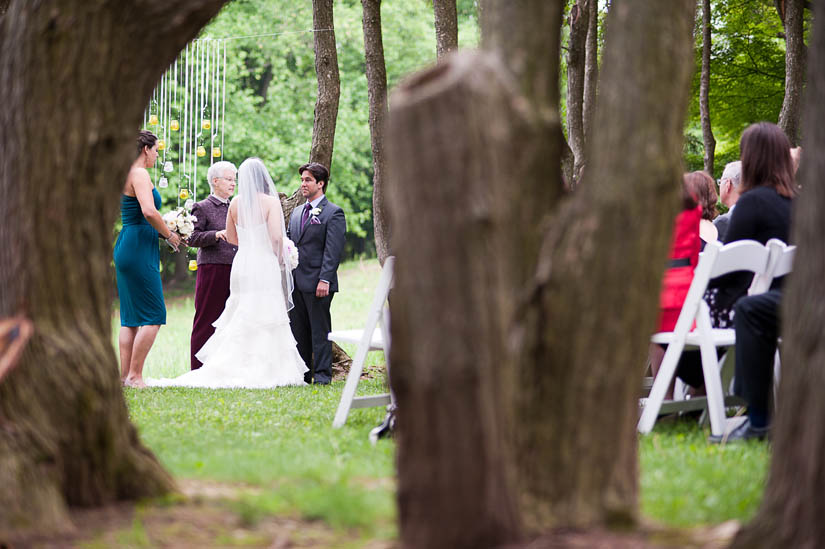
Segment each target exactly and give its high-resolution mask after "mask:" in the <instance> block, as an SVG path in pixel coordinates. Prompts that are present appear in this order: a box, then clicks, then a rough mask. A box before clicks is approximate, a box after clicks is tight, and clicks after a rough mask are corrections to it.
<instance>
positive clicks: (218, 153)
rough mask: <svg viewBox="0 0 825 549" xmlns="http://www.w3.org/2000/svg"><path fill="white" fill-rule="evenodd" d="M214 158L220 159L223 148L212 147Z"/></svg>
mask: <svg viewBox="0 0 825 549" xmlns="http://www.w3.org/2000/svg"><path fill="white" fill-rule="evenodd" d="M212 156H213V157H215V158H220V156H221V148H220V147H212Z"/></svg>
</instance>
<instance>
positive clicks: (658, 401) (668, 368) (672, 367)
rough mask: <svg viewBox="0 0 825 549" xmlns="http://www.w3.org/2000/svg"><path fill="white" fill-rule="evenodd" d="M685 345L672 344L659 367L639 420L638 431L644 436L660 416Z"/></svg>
mask: <svg viewBox="0 0 825 549" xmlns="http://www.w3.org/2000/svg"><path fill="white" fill-rule="evenodd" d="M683 348H684V343H671V344H670V345H668V346H667V351H665V356H664V358H663V359H662V365H661V366H660V367H659V372H658V373H657V374H656V378H655V379H654V380H653V387H651V389H650V395H648V397H647V401H646V402H645V407H644V409H643V410H642V417H640V418H639V424H638V425H637V427H636V428H637V430H638V431H639V432H640V433H642V434H647V433H649V432H650V431H651V430H652V429H653V425H654V424H655V423H656V417H657V416H658V415H659V410H660V409H661V407H662V402H664V400H665V393H667V388H668V387H669V386H670V381H671V380H672V379H673V376H674V375H675V374H676V366H677V364H678V363H679V357H680V356H681V355H682V349H683Z"/></svg>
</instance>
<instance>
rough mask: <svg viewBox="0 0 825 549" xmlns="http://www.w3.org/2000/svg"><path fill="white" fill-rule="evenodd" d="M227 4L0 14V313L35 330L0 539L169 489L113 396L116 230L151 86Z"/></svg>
mask: <svg viewBox="0 0 825 549" xmlns="http://www.w3.org/2000/svg"><path fill="white" fill-rule="evenodd" d="M224 2H225V0H185V1H184V0H144V1H143V2H140V3H139V4H132V3H123V2H119V1H99V2H94V3H90V2H85V1H79V0H60V1H56V0H44V1H41V2H25V1H13V2H11V3H10V4H9V6H8V10H7V11H6V12H5V14H4V15H3V16H2V19H0V104H2V105H3V108H2V109H0V127H2V128H3V131H2V133H0V215H2V219H3V223H2V224H0V238H2V241H3V242H5V243H6V244H5V245H4V246H2V247H0V280H2V281H3V283H2V284H0V317H10V316H13V315H15V314H16V313H18V312H19V313H21V314H23V315H25V316H26V317H28V318H29V319H31V321H32V322H33V325H34V334H33V335H32V337H31V340H30V341H29V342H28V344H27V346H26V348H25V349H24V350H23V354H22V357H21V359H20V362H19V364H18V365H17V366H16V367H15V368H14V369H13V370H11V372H9V373H8V375H7V376H6V377H5V378H3V379H2V381H0V486H2V489H1V490H0V509H2V511H0V539H2V538H3V537H4V536H6V535H12V534H13V533H14V532H16V531H25V530H27V529H29V530H30V529H33V528H37V530H38V532H41V533H42V532H49V531H54V530H59V529H63V528H68V527H69V526H70V525H69V524H68V518H67V517H68V515H67V508H68V507H70V506H98V505H104V504H107V503H110V502H113V501H117V500H126V499H137V498H143V497H151V496H156V495H160V494H163V493H165V492H168V491H170V490H173V489H174V484H173V482H172V479H171V477H170V476H169V475H168V474H167V473H166V472H165V471H164V470H163V469H162V468H161V466H160V465H159V464H158V462H157V461H156V459H155V457H154V456H153V455H152V454H151V453H150V452H149V451H148V450H147V449H146V448H145V447H144V446H143V445H142V444H141V442H140V441H139V440H138V436H137V432H136V431H135V428H134V426H133V425H132V424H131V423H130V421H129V417H128V413H127V409H126V405H125V402H124V399H123V394H122V390H121V387H120V382H119V375H118V365H117V359H116V357H115V353H114V349H113V348H112V340H111V311H112V295H113V292H112V288H111V280H112V277H111V271H110V269H111V267H110V265H111V261H112V227H113V226H114V223H115V219H116V217H117V215H118V204H119V197H120V192H121V190H122V187H123V182H124V181H125V178H126V174H127V171H128V169H129V166H130V164H131V163H132V161H133V160H134V158H135V155H136V152H135V150H136V148H135V140H136V136H137V130H138V128H139V127H140V120H141V116H142V113H143V109H144V108H145V106H146V104H147V102H148V101H149V97H150V94H151V92H152V89H153V88H154V86H155V84H156V83H157V81H158V79H159V78H160V76H161V74H162V72H163V71H164V70H165V69H166V68H167V67H168V65H169V64H170V63H171V62H172V61H173V60H174V59H175V57H176V56H177V55H178V53H179V52H180V50H181V48H183V46H184V45H185V44H186V43H187V42H188V41H189V40H191V39H192V38H194V37H195V36H196V34H197V32H198V30H199V29H200V28H201V27H202V26H203V25H204V24H206V22H207V21H208V20H209V19H210V18H211V17H212V16H214V15H215V14H216V13H217V12H218V10H219V9H220V7H221V6H222V5H223V4H224ZM147 22H151V23H150V24H147Z"/></svg>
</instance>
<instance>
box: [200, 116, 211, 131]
mask: <svg viewBox="0 0 825 549" xmlns="http://www.w3.org/2000/svg"><path fill="white" fill-rule="evenodd" d="M201 128H203V129H204V130H210V129H212V122H211V121H209V120H207V119H206V118H204V119H203V122H201Z"/></svg>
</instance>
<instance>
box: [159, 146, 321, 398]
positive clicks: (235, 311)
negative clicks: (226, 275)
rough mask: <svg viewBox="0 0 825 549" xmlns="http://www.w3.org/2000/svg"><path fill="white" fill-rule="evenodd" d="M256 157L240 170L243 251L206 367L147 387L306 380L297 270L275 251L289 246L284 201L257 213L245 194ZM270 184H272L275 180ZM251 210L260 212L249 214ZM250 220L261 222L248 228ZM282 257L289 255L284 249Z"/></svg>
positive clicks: (206, 349)
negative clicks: (293, 304)
mask: <svg viewBox="0 0 825 549" xmlns="http://www.w3.org/2000/svg"><path fill="white" fill-rule="evenodd" d="M251 160H253V159H250V160H247V161H245V162H244V164H242V165H241V168H240V169H239V173H238V175H239V180H240V181H239V182H240V183H241V184H240V185H239V187H240V189H239V198H240V199H241V200H239V210H240V212H239V214H240V215H239V222H238V224H237V225H236V227H237V233H238V253H237V254H235V259H234V260H233V262H232V272H231V275H230V283H229V288H230V294H229V299H228V300H227V301H226V306H225V308H224V311H223V313H222V314H221V316H220V317H219V318H218V320H216V321H215V323H214V326H215V333H214V334H213V335H212V337H210V338H209V339H208V340H207V342H206V343H205V344H204V346H203V347H202V348H201V349H200V350H199V351H198V352H197V353H196V354H195V356H196V357H197V358H198V360H200V361H201V362H202V363H203V366H201V368H199V369H197V370H192V371H191V372H187V373H185V374H183V375H181V376H179V377H176V378H172V379H168V378H166V379H154V380H152V379H147V380H146V383H147V385H150V386H175V387H208V388H224V387H225V388H235V387H237V388H255V389H263V388H270V387H279V386H283V385H304V384H305V383H304V372H306V371H307V367H306V365H305V364H304V361H303V360H302V359H301V355H300V354H298V349H297V347H296V343H295V338H294V337H293V336H292V330H291V329H290V326H289V316H288V314H287V301H288V300H290V299H291V293H292V278H291V275H292V273H291V271H290V270H287V269H285V268H284V267H283V266H282V262H281V261H280V260H279V255H276V253H275V252H274V251H273V248H274V249H276V250H284V249H285V247H284V246H283V245H282V242H283V234H284V233H283V214H282V213H281V209H280V203H278V204H277V210H275V209H273V210H271V211H270V212H269V214H268V215H267V214H266V213H261V211H260V205H258V208H259V209H258V210H257V211H255V210H254V208H255V206H254V205H253V206H250V205H249V204H247V205H246V206H244V202H243V198H242V194H243V193H244V191H245V190H246V191H247V192H248V191H249V189H248V186H247V188H246V189H245V188H244V187H245V186H244V175H248V172H249V170H244V168H245V165H246V163H247V162H250V161H251ZM254 160H257V159H254ZM257 162H259V163H260V161H259V160H257ZM262 166H263V164H262V163H261V167H262ZM263 170H264V172H265V171H266V168H263ZM259 171H260V170H257V171H255V173H256V174H257V172H259ZM257 175H259V176H260V174H257ZM266 178H267V179H268V178H269V174H268V173H266ZM269 185H270V186H271V185H272V181H271V179H269ZM272 189H273V190H274V186H272ZM263 194H270V193H263ZM274 196H275V197H277V196H278V195H277V194H275V195H274ZM250 208H252V209H253V213H255V214H256V215H249V212H248V210H249V209H250ZM270 215H271V216H278V217H279V218H280V227H278V226H277V224H276V223H269V224H268V223H267V221H268V218H269V216H270ZM245 220H246V221H249V220H253V221H261V222H260V223H256V224H254V225H250V224H246V226H243V225H242V223H244V221H245ZM273 221H274V218H273ZM273 225H274V228H273ZM279 229H280V234H277V233H278V230H279ZM273 232H274V233H276V234H275V236H274V237H273V236H272V233H273ZM280 257H285V256H284V255H283V253H281V254H280Z"/></svg>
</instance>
